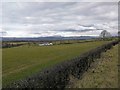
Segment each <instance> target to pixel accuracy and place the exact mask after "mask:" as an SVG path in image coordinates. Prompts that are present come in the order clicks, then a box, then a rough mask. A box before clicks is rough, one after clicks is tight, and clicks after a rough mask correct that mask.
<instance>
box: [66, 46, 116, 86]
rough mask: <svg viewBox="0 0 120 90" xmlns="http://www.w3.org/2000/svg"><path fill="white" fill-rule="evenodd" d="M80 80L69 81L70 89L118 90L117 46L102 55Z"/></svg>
mask: <svg viewBox="0 0 120 90" xmlns="http://www.w3.org/2000/svg"><path fill="white" fill-rule="evenodd" d="M96 61H97V62H95V63H93V65H92V67H91V68H90V69H89V70H88V71H87V72H86V73H85V74H84V75H83V78H82V79H81V80H77V79H73V80H72V79H71V80H72V81H74V82H73V84H71V85H70V86H68V87H71V88H118V66H117V65H118V45H116V46H114V47H113V48H112V49H110V50H108V51H107V52H105V53H103V54H102V57H101V58H100V59H97V60H96Z"/></svg>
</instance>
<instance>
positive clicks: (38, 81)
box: [4, 41, 119, 88]
mask: <svg viewBox="0 0 120 90" xmlns="http://www.w3.org/2000/svg"><path fill="white" fill-rule="evenodd" d="M118 43H119V41H113V42H110V43H107V44H104V45H102V46H100V47H97V48H95V49H93V50H91V51H89V52H86V53H84V54H82V55H81V56H79V57H76V58H74V59H72V60H66V61H65V62H62V63H60V64H57V65H55V66H54V67H51V68H48V69H44V70H43V71H41V72H39V73H37V74H35V75H33V76H30V77H27V78H26V79H24V80H19V81H16V82H14V83H11V84H10V85H8V86H6V87H4V88H65V86H66V85H67V84H68V82H69V80H70V79H69V76H70V75H73V76H74V77H76V78H78V79H79V78H81V76H82V74H83V73H84V72H85V71H86V70H87V69H88V68H89V67H90V65H91V63H92V62H94V61H95V59H96V58H100V55H101V53H102V52H105V51H106V50H108V49H110V48H111V47H112V46H114V45H116V44H118Z"/></svg>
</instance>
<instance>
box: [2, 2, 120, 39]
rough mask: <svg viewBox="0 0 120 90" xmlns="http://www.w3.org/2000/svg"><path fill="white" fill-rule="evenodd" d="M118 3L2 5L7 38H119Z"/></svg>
mask: <svg viewBox="0 0 120 90" xmlns="http://www.w3.org/2000/svg"><path fill="white" fill-rule="evenodd" d="M117 21H118V3H117V2H3V3H2V24H0V33H1V34H2V36H4V37H41V36H42V37H45V36H66V37H68V36H84V35H85V36H99V34H100V32H101V31H102V30H107V31H109V32H110V33H111V34H112V35H117V31H118V26H117Z"/></svg>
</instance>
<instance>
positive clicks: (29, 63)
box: [2, 41, 108, 86]
mask: <svg viewBox="0 0 120 90" xmlns="http://www.w3.org/2000/svg"><path fill="white" fill-rule="evenodd" d="M107 42H108V41H95V42H85V43H74V44H61V45H53V46H37V45H31V46H28V45H23V46H19V47H13V48H4V49H3V50H2V77H3V86H4V85H7V84H9V83H11V82H13V81H16V80H19V79H23V78H25V77H27V76H30V75H32V74H35V73H37V72H39V71H40V70H42V69H44V68H49V67H51V66H53V65H55V64H57V63H60V62H62V61H65V60H70V59H71V58H74V57H77V56H79V55H80V54H82V53H84V52H87V51H89V50H91V49H93V48H96V47H97V46H100V45H102V44H105V43H107Z"/></svg>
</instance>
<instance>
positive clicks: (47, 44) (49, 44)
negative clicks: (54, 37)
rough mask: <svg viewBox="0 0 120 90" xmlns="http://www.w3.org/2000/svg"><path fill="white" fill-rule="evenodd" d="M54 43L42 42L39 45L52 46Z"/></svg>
mask: <svg viewBox="0 0 120 90" xmlns="http://www.w3.org/2000/svg"><path fill="white" fill-rule="evenodd" d="M51 45H53V43H40V44H39V46H51Z"/></svg>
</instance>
